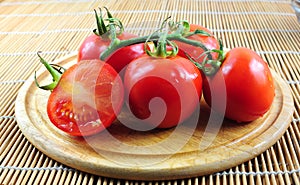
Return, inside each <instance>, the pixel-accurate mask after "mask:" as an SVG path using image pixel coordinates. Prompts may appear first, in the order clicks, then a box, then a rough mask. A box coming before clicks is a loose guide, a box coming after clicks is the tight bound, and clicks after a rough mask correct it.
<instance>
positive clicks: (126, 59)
mask: <svg viewBox="0 0 300 185" xmlns="http://www.w3.org/2000/svg"><path fill="white" fill-rule="evenodd" d="M144 54H145V51H144V43H141V44H134V45H129V46H125V47H123V48H121V49H118V50H117V51H115V52H114V53H113V54H112V55H110V56H109V57H108V58H107V59H106V62H107V63H108V64H110V65H111V66H112V67H113V68H114V69H115V70H116V71H117V72H118V73H120V72H121V71H122V70H124V71H125V68H126V66H127V65H128V64H129V63H130V62H131V61H133V60H134V59H136V58H138V57H140V56H142V55H144Z"/></svg>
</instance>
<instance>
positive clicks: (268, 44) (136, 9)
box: [0, 0, 300, 185]
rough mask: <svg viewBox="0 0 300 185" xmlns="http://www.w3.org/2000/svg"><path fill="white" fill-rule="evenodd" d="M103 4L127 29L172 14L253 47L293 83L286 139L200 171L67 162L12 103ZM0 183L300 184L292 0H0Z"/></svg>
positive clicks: (72, 46) (70, 47)
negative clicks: (48, 149) (166, 173)
mask: <svg viewBox="0 0 300 185" xmlns="http://www.w3.org/2000/svg"><path fill="white" fill-rule="evenodd" d="M99 6H101V7H102V6H106V7H108V8H109V9H110V10H111V13H112V14H113V15H114V16H115V17H118V18H119V19H121V20H122V22H123V23H124V25H125V26H126V30H127V31H130V32H133V33H136V34H139V35H145V34H149V33H151V32H153V31H154V30H155V29H157V27H158V25H159V23H160V22H161V21H162V20H163V19H165V18H166V17H168V16H172V18H173V19H175V20H182V19H186V20H189V21H190V22H191V23H197V24H200V25H203V26H205V27H207V28H209V29H211V30H212V31H213V32H214V33H215V35H216V36H218V37H220V38H222V40H223V41H224V45H225V46H226V47H227V48H233V47H237V46H245V47H248V48H251V49H253V50H255V51H256V52H257V53H258V54H259V55H261V56H262V57H263V59H264V60H265V61H267V62H268V64H269V65H270V67H271V68H272V69H274V70H275V71H276V72H277V73H278V74H279V75H280V76H281V77H282V78H283V79H284V80H285V81H286V83H288V84H289V87H290V89H291V92H292V94H293V97H294V105H295V109H294V114H293V120H292V122H291V125H290V127H289V128H288V130H287V131H286V133H285V134H284V135H283V136H282V138H281V139H280V140H279V141H277V142H276V144H274V145H273V146H272V147H271V148H269V149H268V150H267V151H265V152H264V153H262V154H261V155H259V156H258V157H256V158H254V159H252V160H250V161H248V162H245V163H244V164H241V165H239V166H236V167H234V168H231V169H228V170H226V171H221V172H218V173H214V174H211V175H207V176H203V177H195V178H191V179H178V180H172V181H155V182H143V181H130V180H122V179H112V178H106V177H100V176H95V175H91V174H87V173H84V172H81V171H77V170H76V169H72V168H69V167H67V166H64V165H62V164H60V163H58V162H56V161H54V160H52V159H51V158H48V157H47V156H45V155H44V154H43V153H41V152H40V151H38V150H37V149H36V148H35V147H34V146H33V145H31V144H30V143H29V142H28V141H27V140H26V138H25V137H24V136H23V135H22V133H21V131H20V130H19V128H18V126H17V123H16V120H15V112H14V103H15V99H16V96H17V94H18V91H19V89H20V87H21V86H22V85H23V84H24V82H25V81H26V80H27V79H28V78H31V77H32V75H33V72H34V71H35V70H37V69H38V68H39V67H40V64H39V62H38V59H37V56H36V52H37V51H43V56H44V57H45V58H47V60H48V61H53V60H55V59H58V58H60V57H62V56H65V55H67V54H69V53H72V52H74V51H76V50H77V48H78V45H79V44H80V43H81V41H82V40H83V39H84V38H85V37H86V36H88V35H90V34H91V33H92V32H91V31H92V29H94V28H95V21H94V12H93V9H94V8H97V7H99ZM0 144H1V146H0V184H1V185H2V184H5V185H6V184H103V185H106V184H109V185H112V184H119V185H120V184H126V185H127V184H157V185H158V184H167V185H171V184H174V185H175V184H181V185H192V184H300V182H299V181H300V179H299V177H300V162H299V160H300V24H299V23H298V22H297V21H296V16H295V14H294V11H293V9H292V7H291V5H290V1H288V0H260V1H254V0H240V1H238V0H207V1H204V0H203V1H201V0H151V1H150V0H123V1H118V0H102V1H90V0H77V1H71V0H53V1H51V0H49V1H42V0H33V1H25V0H19V1H12V0H7V1H0Z"/></svg>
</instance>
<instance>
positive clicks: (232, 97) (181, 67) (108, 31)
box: [37, 12, 275, 136]
mask: <svg viewBox="0 0 300 185" xmlns="http://www.w3.org/2000/svg"><path fill="white" fill-rule="evenodd" d="M96 15H97V14H96ZM108 16H109V18H110V19H109V21H110V24H109V26H106V25H105V24H104V20H103V18H102V15H101V16H100V17H97V21H98V29H99V30H98V32H97V34H93V35H91V36H88V37H87V38H86V39H85V40H84V41H83V43H82V44H81V46H80V49H79V53H78V63H77V64H75V65H74V66H72V67H70V68H69V69H67V70H66V71H65V72H61V71H60V70H59V69H57V68H55V67H53V66H51V65H49V64H48V63H47V62H45V61H44V60H43V59H42V58H41V61H42V63H43V64H44V65H45V66H46V67H47V69H48V70H49V71H50V73H51V75H52V76H53V79H54V81H53V83H52V84H50V85H48V86H43V87H41V88H43V89H46V90H51V91H52V92H51V95H50V97H49V100H48V105H47V113H48V116H49V118H50V120H51V122H52V123H53V124H54V125H55V126H57V127H58V128H59V129H61V130H63V131H65V132H67V133H69V134H70V135H74V136H86V135H92V134H95V133H98V132H100V131H102V130H103V129H105V128H107V127H109V126H110V125H111V124H112V122H113V121H114V120H115V119H116V118H117V115H118V114H119V113H120V112H121V111H122V107H124V106H123V104H124V103H125V104H126V106H125V107H127V109H129V110H130V111H129V112H131V113H132V114H133V115H134V116H135V117H136V118H137V119H139V120H143V124H144V121H146V124H149V125H153V127H157V128H170V127H174V126H176V125H178V124H180V123H182V122H183V121H185V120H186V119H188V118H189V117H190V116H191V115H192V114H193V113H194V112H195V110H198V109H196V107H197V106H199V101H200V99H201V97H202V91H203V97H204V99H205V101H206V102H207V104H208V105H209V106H210V107H211V108H212V109H213V110H215V111H217V112H220V113H224V114H225V117H226V118H228V119H232V120H235V121H237V122H250V121H253V120H255V119H257V118H259V117H261V116H262V115H264V114H265V113H266V112H267V111H268V110H269V109H270V106H271V104H272V101H273V98H274V95H275V90H274V82H273V78H272V75H271V72H270V69H269V68H268V65H267V63H266V62H264V61H263V60H262V58H261V57H259V56H258V55H257V54H256V53H255V52H254V51H252V50H250V49H247V48H234V49H231V50H230V51H229V52H227V53H224V51H223V47H222V43H221V42H220V40H219V39H216V37H215V36H214V35H213V34H212V32H211V31H209V30H208V29H207V28H205V27H202V26H200V25H190V24H188V25H187V24H186V22H185V24H180V23H178V24H177V25H176V26H175V27H173V28H172V30H171V31H167V32H163V33H159V34H156V35H155V34H152V35H150V36H147V37H138V36H136V35H134V34H132V33H127V32H122V31H121V32H119V33H118V34H116V30H115V28H116V27H113V26H112V25H113V20H112V16H111V14H110V13H109V12H108ZM119 25H121V24H119ZM101 26H105V27H102V28H101ZM100 28H101V29H100ZM103 30H104V32H103ZM174 30H175V31H174ZM180 30H181V32H180ZM100 31H101V32H100ZM100 33H101V34H100ZM201 33H205V34H201ZM151 36H152V38H151ZM143 38H145V39H144V42H145V43H143V42H141V41H142V40H143ZM149 38H150V39H152V40H151V42H150V41H149ZM171 40H173V41H171ZM122 44H123V45H122ZM199 46H201V47H199ZM109 50H111V51H112V52H111V54H110V55H108V56H107V57H106V58H104V59H103V60H99V58H100V57H101V56H102V55H104V52H107V51H109ZM37 85H38V83H37ZM39 87H40V86H39Z"/></svg>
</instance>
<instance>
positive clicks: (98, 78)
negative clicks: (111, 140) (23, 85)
mask: <svg viewBox="0 0 300 185" xmlns="http://www.w3.org/2000/svg"><path fill="white" fill-rule="evenodd" d="M123 88H124V87H123V83H122V80H121V78H120V77H119V75H118V73H117V72H116V71H115V70H114V69H113V68H112V67H111V66H110V65H109V64H106V63H104V62H102V61H100V60H86V61H82V62H80V63H77V64H75V65H73V66H72V67H70V68H69V69H67V70H66V71H65V72H64V73H63V75H62V76H61V78H60V81H59V83H58V85H57V86H56V87H55V88H54V89H53V91H52V92H51V94H50V96H49V100H48V104H47V113H48V117H49V119H50V121H51V122H52V123H53V124H54V125H55V126H56V127H58V128H59V129H61V130H63V131H65V132H67V133H68V134H70V135H74V136H87V135H92V134H95V133H97V132H100V131H102V130H103V129H105V128H107V127H108V126H110V125H111V123H112V122H113V121H114V120H115V118H116V114H118V112H119V111H120V109H121V107H122V104H123V98H124V89H123Z"/></svg>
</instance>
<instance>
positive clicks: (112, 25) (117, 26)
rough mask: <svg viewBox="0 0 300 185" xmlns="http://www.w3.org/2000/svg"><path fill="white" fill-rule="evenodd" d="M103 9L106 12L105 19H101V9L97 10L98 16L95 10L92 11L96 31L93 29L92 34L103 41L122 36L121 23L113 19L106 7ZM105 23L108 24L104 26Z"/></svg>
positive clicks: (122, 28)
mask: <svg viewBox="0 0 300 185" xmlns="http://www.w3.org/2000/svg"><path fill="white" fill-rule="evenodd" d="M104 9H105V10H106V13H107V17H108V18H106V19H104V18H103V14H102V10H101V8H99V12H100V13H99V14H98V13H97V11H96V10H94V12H95V17H96V23H97V29H94V30H93V32H94V34H95V35H98V36H100V37H102V38H104V39H113V38H115V37H117V36H118V35H120V34H122V32H123V31H124V27H123V24H122V22H121V21H120V20H119V19H117V18H114V17H113V16H112V14H111V13H110V12H109V10H108V9H107V8H106V7H104ZM106 22H108V23H107V24H106Z"/></svg>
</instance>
